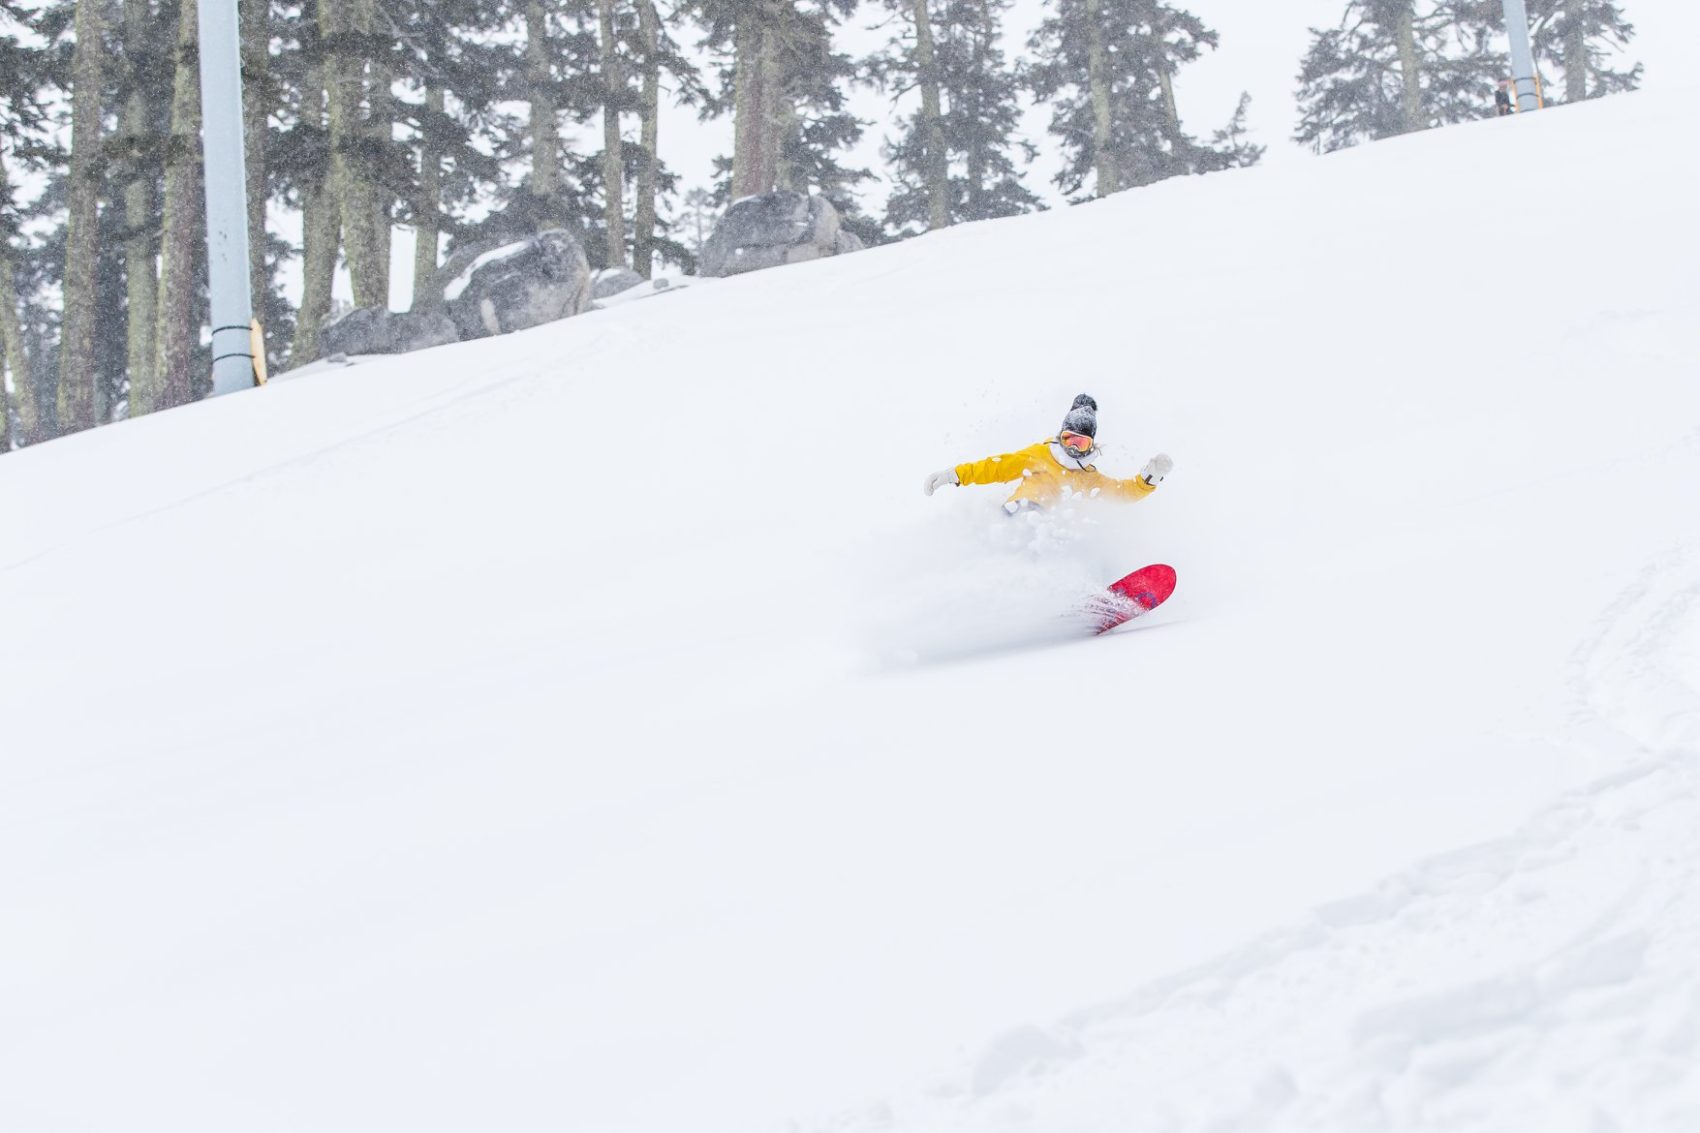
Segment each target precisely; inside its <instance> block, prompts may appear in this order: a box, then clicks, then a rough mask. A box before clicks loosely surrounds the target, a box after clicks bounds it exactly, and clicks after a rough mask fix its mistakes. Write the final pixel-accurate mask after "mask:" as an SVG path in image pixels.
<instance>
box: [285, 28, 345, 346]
mask: <svg viewBox="0 0 1700 1133" xmlns="http://www.w3.org/2000/svg"><path fill="white" fill-rule="evenodd" d="M328 68H329V63H328V61H327V62H321V63H320V64H319V65H318V66H316V67H314V68H312V69H311V70H310V71H309V72H308V73H307V80H306V83H305V84H304V87H303V90H302V92H301V122H302V125H304V126H311V127H313V128H314V129H316V130H320V131H324V130H325V129H326V123H325V108H324V104H325V86H326V79H325V76H326V73H327V71H328ZM341 240H342V217H341V215H340V214H339V213H338V211H337V207H336V192H335V190H334V187H333V186H332V184H331V162H330V160H329V158H328V157H327V159H326V161H325V162H324V164H323V165H321V166H320V167H319V168H318V169H316V170H314V171H313V172H312V173H310V174H308V175H307V177H306V178H305V179H304V182H303V184H302V186H301V308H300V310H298V311H297V312H296V313H295V341H294V342H293V343H291V344H290V347H289V364H290V365H291V366H304V365H306V364H307V363H308V362H311V361H313V359H315V358H317V357H318V356H319V328H320V327H321V326H323V325H324V322H325V316H326V315H328V314H330V309H331V287H332V284H333V283H334V282H335V279H336V251H337V245H338V244H339V243H340V242H341Z"/></svg>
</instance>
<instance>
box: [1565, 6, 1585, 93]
mask: <svg viewBox="0 0 1700 1133" xmlns="http://www.w3.org/2000/svg"><path fill="white" fill-rule="evenodd" d="M1586 6H1587V4H1586V0H1564V14H1565V16H1566V17H1568V19H1569V25H1570V26H1569V27H1567V28H1566V29H1565V36H1564V100H1565V101H1566V102H1581V101H1582V100H1584V99H1586V98H1587V97H1588V25H1587V22H1586V19H1585V17H1584V15H1583V12H1584V9H1585V8H1586Z"/></svg>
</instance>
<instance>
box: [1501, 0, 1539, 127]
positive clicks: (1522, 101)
mask: <svg viewBox="0 0 1700 1133" xmlns="http://www.w3.org/2000/svg"><path fill="white" fill-rule="evenodd" d="M1505 30H1506V32H1507V33H1508V34H1509V35H1510V36H1511V78H1512V80H1513V81H1514V82H1515V83H1516V84H1517V109H1518V111H1519V112H1521V111H1525V110H1539V109H1540V108H1541V95H1540V91H1539V88H1537V87H1536V86H1535V52H1534V49H1533V48H1532V47H1530V46H1529V9H1528V7H1527V6H1526V5H1525V4H1524V3H1523V0H1505Z"/></svg>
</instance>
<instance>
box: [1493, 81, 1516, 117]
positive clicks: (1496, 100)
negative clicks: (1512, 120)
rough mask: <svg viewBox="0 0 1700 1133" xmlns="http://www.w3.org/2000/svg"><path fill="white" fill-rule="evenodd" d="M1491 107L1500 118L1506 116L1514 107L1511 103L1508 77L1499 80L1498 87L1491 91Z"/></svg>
mask: <svg viewBox="0 0 1700 1133" xmlns="http://www.w3.org/2000/svg"><path fill="white" fill-rule="evenodd" d="M1493 109H1494V113H1495V114H1496V115H1497V116H1498V117H1500V118H1504V117H1506V116H1507V115H1509V114H1511V113H1512V112H1513V110H1514V109H1515V107H1513V106H1512V104H1511V80H1510V79H1501V80H1499V89H1498V90H1496V91H1494V92H1493Z"/></svg>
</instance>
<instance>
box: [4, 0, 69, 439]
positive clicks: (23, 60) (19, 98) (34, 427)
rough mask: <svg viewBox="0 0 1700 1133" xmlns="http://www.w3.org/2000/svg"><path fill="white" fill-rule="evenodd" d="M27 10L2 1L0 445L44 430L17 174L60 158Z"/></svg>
mask: <svg viewBox="0 0 1700 1133" xmlns="http://www.w3.org/2000/svg"><path fill="white" fill-rule="evenodd" d="M30 16H31V13H30V12H27V11H26V10H24V9H23V8H22V7H21V6H19V5H18V4H16V3H14V2H13V0H0V451H5V450H7V449H9V448H11V447H13V446H15V445H18V444H32V443H34V442H35V441H37V440H40V439H42V436H43V429H42V424H43V422H42V414H41V404H40V399H39V394H38V391H37V386H36V373H35V370H34V369H33V367H32V357H31V351H30V349H29V343H28V339H27V337H26V335H25V330H24V321H23V312H22V306H21V302H20V289H19V285H18V284H19V277H20V275H21V274H22V267H23V261H22V259H21V257H20V254H19V252H20V249H21V248H22V246H23V245H22V236H21V234H20V230H19V229H20V216H19V212H18V209H17V202H16V201H15V200H14V199H13V183H14V181H13V178H14V177H15V175H16V174H18V173H21V172H23V171H24V170H25V169H26V168H32V167H39V166H41V165H42V164H44V163H46V162H48V161H50V160H55V159H56V158H57V155H56V154H55V153H54V152H53V148H52V146H51V144H50V143H49V141H48V138H47V134H46V127H47V114H48V101H47V87H48V86H49V84H50V83H51V82H52V69H53V63H54V58H53V55H52V54H51V53H50V52H48V51H47V50H45V49H44V48H42V47H40V46H38V45H35V44H34V43H31V42H26V36H30V38H32V39H33V36H31V35H30V33H31V32H32V30H33V29H32V28H31V24H30ZM8 387H9V388H8Z"/></svg>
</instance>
